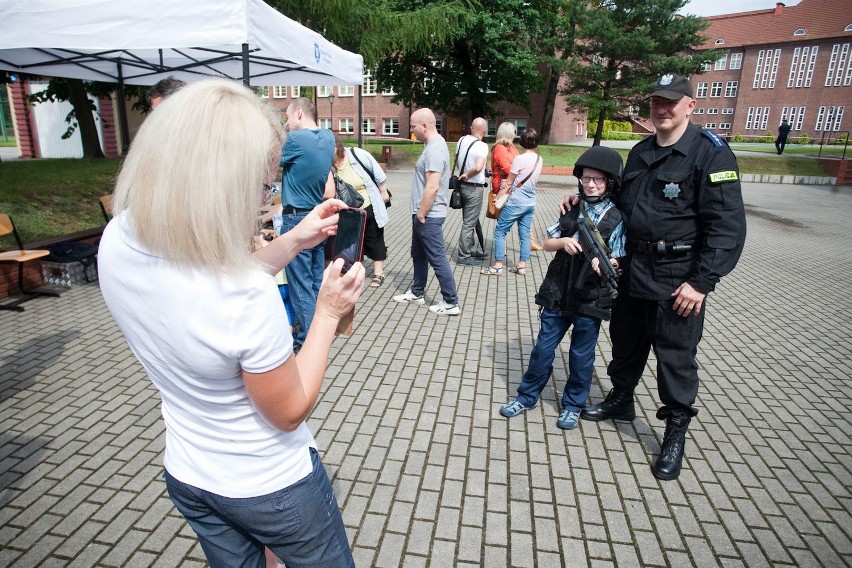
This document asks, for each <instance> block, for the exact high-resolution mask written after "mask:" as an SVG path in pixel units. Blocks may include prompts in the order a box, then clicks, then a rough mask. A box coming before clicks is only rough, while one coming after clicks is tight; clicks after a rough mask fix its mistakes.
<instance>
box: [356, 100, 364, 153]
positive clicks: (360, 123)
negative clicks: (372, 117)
mask: <svg viewBox="0 0 852 568" xmlns="http://www.w3.org/2000/svg"><path fill="white" fill-rule="evenodd" d="M363 121H364V97H363V93H361V85H358V124H356V125H355V127H356V128H357V129H358V147H359V148H363V147H364V139H363V138H364V126H363Z"/></svg>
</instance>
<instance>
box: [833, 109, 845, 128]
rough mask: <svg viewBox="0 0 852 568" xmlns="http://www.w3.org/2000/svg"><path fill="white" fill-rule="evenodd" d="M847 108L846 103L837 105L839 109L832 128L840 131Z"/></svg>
mask: <svg viewBox="0 0 852 568" xmlns="http://www.w3.org/2000/svg"><path fill="white" fill-rule="evenodd" d="M845 110H846V106H845V105H840V106H839V107H837V111H836V112H835V114H834V127H833V128H832V129H831V130H832V131H834V132H839V131H840V123H841V122H842V121H843V113H844V111H845Z"/></svg>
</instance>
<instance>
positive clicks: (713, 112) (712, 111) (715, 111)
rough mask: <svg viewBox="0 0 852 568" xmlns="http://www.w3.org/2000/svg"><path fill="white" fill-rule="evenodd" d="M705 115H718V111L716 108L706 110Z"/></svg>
mask: <svg viewBox="0 0 852 568" xmlns="http://www.w3.org/2000/svg"><path fill="white" fill-rule="evenodd" d="M707 114H719V109H718V108H708V109H707Z"/></svg>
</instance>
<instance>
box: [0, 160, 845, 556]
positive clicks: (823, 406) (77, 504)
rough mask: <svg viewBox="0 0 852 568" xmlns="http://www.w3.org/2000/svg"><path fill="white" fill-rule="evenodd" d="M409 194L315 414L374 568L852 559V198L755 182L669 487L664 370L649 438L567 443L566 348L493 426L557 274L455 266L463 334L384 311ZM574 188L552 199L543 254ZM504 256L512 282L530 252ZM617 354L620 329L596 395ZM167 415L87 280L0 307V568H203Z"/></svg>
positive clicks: (541, 268)
mask: <svg viewBox="0 0 852 568" xmlns="http://www.w3.org/2000/svg"><path fill="white" fill-rule="evenodd" d="M410 176H411V174H410V172H391V173H390V177H389V179H390V182H389V187H391V189H392V190H393V192H394V206H393V207H392V208H391V210H390V212H391V224H390V226H389V227H388V229H387V236H388V244H389V248H390V257H389V261H388V263H387V267H386V274H387V276H388V278H387V280H386V282H385V285H384V286H383V287H381V288H367V289H366V290H365V292H364V294H363V296H362V299H361V301H360V304H359V306H358V315H357V317H356V323H355V334H354V335H353V336H352V337H350V338H338V339H337V340H336V341H335V344H334V347H333V352H334V356H333V360H332V361H331V363H330V365H329V368H328V373H327V378H326V382H325V385H324V388H323V393H322V395H321V398H320V400H319V402H318V404H317V406H316V409H315V410H314V412H313V414H312V416H311V418H310V419H309V424H310V426H311V429H312V430H313V432H314V433H315V435H316V438H317V441H318V444H319V446H320V450H321V454H322V456H323V460H324V462H325V464H326V467H327V468H328V471H329V474H330V475H331V476H332V479H333V482H334V486H335V488H336V491H337V493H338V498H339V501H340V505H341V507H342V510H343V516H344V520H345V523H346V527H347V532H348V534H349V539H350V543H351V544H352V547H353V550H354V555H355V559H356V563H357V565H358V566H364V567H366V566H377V567H395V566H405V567H416V566H437V567H445V566H489V567H491V566H518V567H527V566H541V567H547V566H567V565H570V566H589V567H592V566H594V567H603V566H618V567H629V566H690V565H691V566H700V567H705V566H723V567H736V566H748V567H757V566H849V565H852V534H850V533H852V517H850V512H852V494H850V486H852V458H850V449H852V444H850V431H852V428H850V425H851V424H850V417H849V414H848V412H845V410H846V409H847V408H849V407H850V405H852V400H850V398H852V391H850V386H849V381H850V379H849V377H850V375H852V364H850V357H852V353H850V344H852V318H850V315H849V314H850V313H852V295H851V294H850V293H849V290H850V285H852V255H850V252H851V251H852V235H850V231H849V219H850V212H852V191H849V190H832V189H830V188H822V187H806V186H789V185H785V186H773V185H763V184H746V185H745V191H744V194H745V199H746V203H747V206H748V210H747V211H748V223H749V225H748V240H747V244H746V248H745V253H744V255H743V258H742V260H741V261H740V264H739V266H738V268H737V269H736V270H735V271H734V272H733V273H732V274H731V275H729V276H728V277H727V278H725V279H724V280H723V282H722V284H721V285H720V286H719V287H718V290H717V291H716V292H715V293H714V294H712V295H711V296H710V298H709V301H708V304H709V311H708V314H707V320H706V327H705V337H704V341H703V343H702V345H701V349H700V354H699V358H700V364H701V377H702V387H701V391H700V396H699V400H698V406H699V408H700V414H699V415H698V418H697V420H695V421H693V423H692V426H691V427H690V431H689V440H688V445H687V454H686V455H687V457H686V460H685V464H684V470H683V472H682V474H681V476H680V478H679V479H678V480H677V481H671V482H660V481H658V480H657V479H655V478H654V477H653V476H652V475H651V472H650V470H649V463H650V462H651V461H652V460H653V459H654V457H655V455H656V453H657V452H658V451H659V442H660V439H661V436H662V431H663V424H662V423H661V422H660V421H658V420H656V418H655V417H654V413H655V411H656V407H657V396H656V389H655V385H654V381H653V374H652V372H651V369H652V368H653V365H654V362H653V360H652V361H650V362H649V365H648V368H647V370H646V376H645V380H644V381H643V383H642V384H641V385H640V387H639V390H638V391H637V399H638V416H637V419H636V420H635V421H634V422H632V423H627V422H615V423H613V422H602V423H591V422H582V423H581V425H580V427H579V428H578V429H576V430H573V431H568V432H565V431H562V430H560V429H558V428H557V427H556V424H555V422H556V418H557V416H558V414H559V408H558V400H559V397H558V395H557V393H558V392H561V389H562V387H563V386H564V380H565V377H566V376H567V345H566V344H563V346H562V348H561V349H560V351H559V352H558V353H557V358H556V363H555V370H554V379H553V381H551V383H550V385H549V386H548V388H547V389H546V390H545V392H544V393H543V398H542V402H541V404H540V405H539V406H538V407H537V408H536V409H534V410H532V411H530V412H527V413H525V414H524V415H522V416H521V417H518V418H514V419H512V420H507V419H505V418H503V417H501V416H500V415H499V413H498V408H499V405H500V404H501V403H503V402H505V401H506V400H507V399H508V397H509V396H511V395H513V394H514V391H515V388H516V386H517V384H518V382H519V380H520V377H521V373H522V371H523V369H524V367H525V365H526V362H527V359H528V357H529V354H530V351H531V349H532V346H533V343H534V340H535V336H536V333H537V331H538V329H537V328H538V324H537V308H536V306H535V305H534V303H533V296H534V294H535V291H536V289H537V286H538V285H539V283H540V281H541V279H542V277H543V275H544V273H545V269H546V267H547V263H548V261H549V260H550V258H551V255H550V254H545V253H542V252H539V253H536V254H534V255H533V259H532V261H531V262H530V267H531V268H530V270H528V271H527V275H526V277H519V276H515V275H512V274H504V275H502V276H499V277H483V276H480V275H479V271H478V270H477V269H475V268H471V267H461V266H457V265H456V264H455V262H452V266H453V270H454V273H455V276H456V279H457V282H458V287H459V292H460V296H461V298H462V314H461V315H460V316H459V317H451V318H447V317H443V318H442V317H438V316H435V315H433V314H431V313H430V312H428V310H427V309H426V307H425V306H408V305H399V304H396V303H394V302H393V301H392V300H391V296H392V295H393V294H395V293H399V292H402V291H404V290H405V289H407V287H408V285H409V283H410V278H411V261H410V258H409V256H408V250H409V244H410V217H409V215H408V213H407V206H406V204H407V199H408V197H407V196H408V186H409V180H410ZM567 180H568V178H562V179H557V178H552V179H546V180H543V183H542V187H541V191H540V193H539V196H540V197H539V199H540V201H539V206H538V212H537V214H536V218H535V223H534V229H535V231H536V232H537V233H538V234H539V235H542V234H543V233H544V227H545V226H546V225H548V224H550V223H551V222H552V221H553V220H554V219H555V210H556V204H557V202H558V200H559V199H560V198H561V196H562V195H563V192H564V189H565V187H566V186H567V184H566V183H567ZM460 218H461V215H460V214H459V212H451V214H450V217H449V218H448V221H447V224H446V226H445V230H444V233H445V235H446V239H447V243H448V248H449V250H451V251H452V252H453V253H454V252H455V244H456V241H457V237H458V230H459V224H460ZM484 228H485V232H486V234H487V236H488V243H489V245H490V243H491V242H492V238H491V233H492V231H493V228H494V222H493V221H490V220H486V221H485V222H484ZM508 249H509V261H510V264H511V263H513V262H514V261H515V260H516V258H517V254H518V241H517V236H516V234H513V236H512V237H511V238H510V239H509V241H508ZM367 268H368V273H369V269H370V267H369V263H368V266H367ZM427 299H428V300H433V301H434V300H437V299H440V298H439V293H438V286H437V283H436V282H435V281H434V277H432V276H431V271H430V282H429V286H428V288H427ZM152 309H156V308H155V307H153V306H152ZM609 356H610V342H609V335H608V330H607V326H606V325H604V328H603V333H602V334H601V339H600V342H599V346H598V359H597V361H596V365H595V372H596V379H595V384H594V386H593V389H592V400H593V401H598V400H600V399H601V398H602V397H603V396H604V394H605V393H606V392H607V390H608V389H609V387H610V382H609V380H608V379H607V378H606V373H605V369H606V363H607V361H608V359H609ZM158 402H159V401H158V396H157V393H156V391H155V389H154V388H153V387H152V386H151V384H150V382H149V381H148V380H147V379H146V377H145V375H144V373H143V372H142V370H141V367H140V366H139V364H138V363H137V362H136V360H135V359H134V358H133V356H132V354H131V352H130V350H129V349H128V347H127V345H126V343H125V341H124V339H123V337H122V335H121V334H120V333H119V331H118V330H117V328H116V326H115V324H114V323H113V322H112V320H111V318H110V316H109V314H108V312H107V311H106V309H105V307H104V304H103V301H102V299H101V296H100V292H99V289H98V287H97V285H96V284H91V285H87V286H83V287H79V288H74V289H72V290H71V291H69V292H67V293H66V294H64V295H63V296H62V297H61V298H59V299H56V298H42V299H38V300H34V301H32V302H30V303H28V304H26V311H25V312H23V313H12V312H2V313H0V425H2V434H0V436H2V449H0V506H2V510H0V566H14V567H18V566H20V567H31V566H40V567H56V566H74V567H78V566H79V567H88V566H98V567H101V566H131V567H137V566H140V567H141V566H158V567H182V568H190V567H201V566H205V565H206V562H205V560H204V556H203V553H202V551H201V548H200V547H199V545H198V544H197V542H196V540H195V537H194V534H193V533H192V531H191V530H190V529H189V528H188V527H187V525H186V524H185V523H184V521H183V519H182V518H181V517H180V515H179V514H178V513H177V512H176V511H175V510H174V508H173V507H172V505H171V502H170V501H169V499H168V497H167V495H166V491H165V485H164V483H163V480H162V477H161V472H162V465H161V464H162V461H161V460H162V450H163V424H162V420H161V417H160V412H159V404H158Z"/></svg>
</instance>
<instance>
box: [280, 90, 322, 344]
mask: <svg viewBox="0 0 852 568" xmlns="http://www.w3.org/2000/svg"><path fill="white" fill-rule="evenodd" d="M285 114H286V115H287V131H288V133H287V140H286V141H285V142H284V147H283V148H282V150H281V167H282V168H283V170H284V175H283V178H282V190H281V206H282V207H281V233H285V232H287V231H289V230H290V229H292V228H293V227H295V226H296V225H298V224H299V222H300V221H301V220H302V219H304V218H305V215H307V214H308V213H309V212H310V211H311V210H312V209H313V208H314V207H316V206H317V205H319V204H320V203H321V202H322V200H323V192H324V191H325V182H326V181H327V180H328V172H329V171H330V170H331V162H332V159H333V158H334V134H333V133H332V132H331V130H328V129H327V128H319V127H318V126H317V123H316V120H317V107H316V105H314V103H312V102H311V101H309V100H308V99H304V98H298V99H296V100H294V101H293V102H292V103H290V106H288V107H287V110H286V111H285ZM324 268H325V252H324V245H322V244H319V245H317V246H315V247H314V248H312V249H306V250H303V251H301V252H300V253H299V254H298V255H296V257H295V258H294V259H293V260H292V261H290V264H288V265H287V266H286V267H285V268H284V271H285V273H286V274H287V286H288V288H289V292H290V300H291V302H292V303H293V309H294V310H295V312H296V320H297V321H298V326H297V329H296V332H295V334H294V336H293V344H294V348H295V349H296V350H298V349H300V348H301V346H302V344H303V343H304V342H305V337H306V336H307V335H308V328H310V326H311V321H312V320H313V318H314V309H315V308H316V303H317V294H319V289H320V284H322V275H323V271H324Z"/></svg>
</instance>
